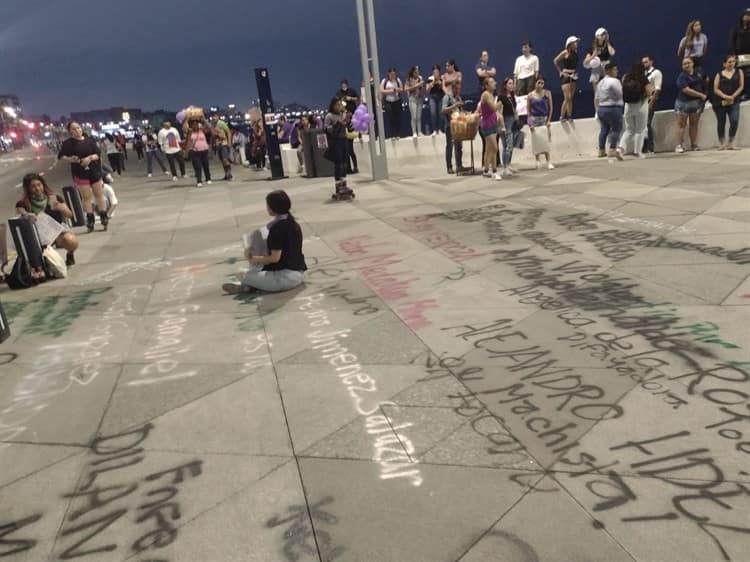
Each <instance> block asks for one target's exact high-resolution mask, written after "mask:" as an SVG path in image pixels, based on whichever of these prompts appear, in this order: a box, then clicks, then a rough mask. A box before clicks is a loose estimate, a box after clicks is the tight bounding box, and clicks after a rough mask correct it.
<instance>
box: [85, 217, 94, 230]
mask: <svg viewBox="0 0 750 562" xmlns="http://www.w3.org/2000/svg"><path fill="white" fill-rule="evenodd" d="M95 222H96V221H95V220H94V213H86V229H87V230H88V231H89V232H93V231H94V223H95Z"/></svg>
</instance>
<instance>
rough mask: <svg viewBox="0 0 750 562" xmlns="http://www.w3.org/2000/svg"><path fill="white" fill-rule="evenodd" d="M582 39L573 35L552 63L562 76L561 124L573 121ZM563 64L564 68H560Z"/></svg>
mask: <svg viewBox="0 0 750 562" xmlns="http://www.w3.org/2000/svg"><path fill="white" fill-rule="evenodd" d="M580 40H581V39H580V38H579V37H576V36H575V35H571V36H570V37H568V38H567V39H566V41H565V49H564V50H563V51H561V52H560V54H559V55H557V56H556V57H555V59H554V60H553V61H552V62H553V63H554V65H555V68H556V69H557V74H559V75H560V82H561V83H562V93H563V102H562V107H561V108H560V123H564V122H566V121H572V120H573V96H575V93H576V81H577V80H578V42H579V41H580ZM560 63H562V68H560Z"/></svg>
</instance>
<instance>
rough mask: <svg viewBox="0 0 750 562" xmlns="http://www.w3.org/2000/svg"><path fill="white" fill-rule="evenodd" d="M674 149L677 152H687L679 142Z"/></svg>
mask: <svg viewBox="0 0 750 562" xmlns="http://www.w3.org/2000/svg"><path fill="white" fill-rule="evenodd" d="M674 151H675V152H676V153H677V154H682V153H683V152H685V148H684V147H683V146H682V145H681V144H678V145H677V147H676V148H675V149H674Z"/></svg>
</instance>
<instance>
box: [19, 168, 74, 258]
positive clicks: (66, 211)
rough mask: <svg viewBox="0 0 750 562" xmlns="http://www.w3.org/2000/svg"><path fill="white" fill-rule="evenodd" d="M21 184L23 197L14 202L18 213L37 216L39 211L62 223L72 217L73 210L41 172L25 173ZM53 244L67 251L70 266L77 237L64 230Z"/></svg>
mask: <svg viewBox="0 0 750 562" xmlns="http://www.w3.org/2000/svg"><path fill="white" fill-rule="evenodd" d="M22 185H23V198H22V199H20V200H19V201H18V202H17V203H16V213H17V214H18V215H34V216H39V215H40V214H41V213H46V214H47V215H49V216H50V217H52V218H53V219H55V220H56V221H57V222H59V223H61V224H64V222H65V220H66V219H72V218H73V211H71V210H70V208H69V207H68V206H67V205H66V204H65V200H64V199H63V198H62V197H60V196H59V195H57V194H56V193H55V192H54V190H53V189H52V188H51V187H50V186H49V185H48V184H47V180H45V179H44V176H42V175H41V174H26V175H25V176H24V177H23V182H22ZM54 244H55V246H56V247H58V248H62V249H64V250H65V251H66V252H67V255H66V257H65V263H66V265H68V266H71V265H74V264H75V263H76V260H75V257H74V252H75V251H76V250H77V249H78V239H77V238H76V235H75V234H73V233H72V232H70V231H69V230H65V231H64V232H62V233H60V235H59V236H58V237H57V238H56V239H55V242H54Z"/></svg>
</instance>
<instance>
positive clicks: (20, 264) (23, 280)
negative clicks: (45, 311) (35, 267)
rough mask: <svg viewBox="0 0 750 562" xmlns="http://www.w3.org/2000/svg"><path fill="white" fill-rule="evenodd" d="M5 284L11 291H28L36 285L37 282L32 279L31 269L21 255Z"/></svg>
mask: <svg viewBox="0 0 750 562" xmlns="http://www.w3.org/2000/svg"><path fill="white" fill-rule="evenodd" d="M5 282H6V283H7V284H8V288H9V289H28V288H29V287H33V286H34V285H36V280H35V279H33V278H32V277H31V269H30V268H29V265H28V264H27V263H26V260H25V259H24V257H23V256H22V255H20V254H19V256H18V257H17V258H16V261H15V262H14V263H13V268H12V269H11V270H10V273H9V274H8V276H7V277H6V278H5Z"/></svg>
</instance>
